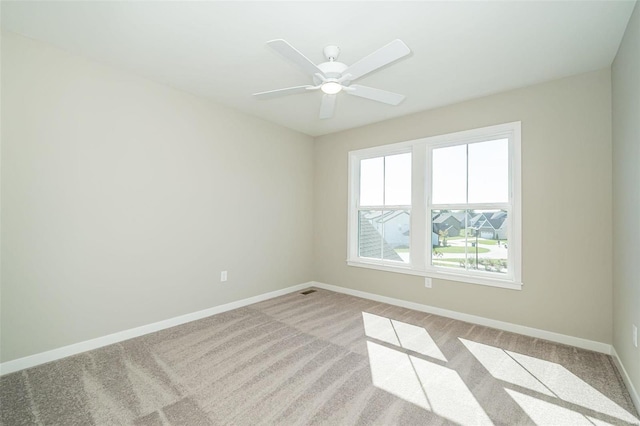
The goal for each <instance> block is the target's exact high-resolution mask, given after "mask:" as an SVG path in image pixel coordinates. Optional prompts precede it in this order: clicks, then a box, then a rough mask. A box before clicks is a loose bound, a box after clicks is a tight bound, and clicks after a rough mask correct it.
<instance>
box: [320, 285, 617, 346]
mask: <svg viewBox="0 0 640 426" xmlns="http://www.w3.org/2000/svg"><path fill="white" fill-rule="evenodd" d="M312 284H313V285H314V286H315V287H318V288H323V289H325V290H331V291H335V292H337V293H344V294H349V295H351V296H356V297H362V298H364V299H370V300H375V301H376V302H383V303H388V304H390V305H395V306H400V307H403V308H407V309H413V310H415V311H420V312H426V313H429V314H435V315H440V316H442V317H447V318H453V319H457V320H460V321H465V322H470V323H472V324H478V325H484V326H486V327H491V328H497V329H498V330H504V331H509V332H512V333H518V334H523V335H525V336H530V337H536V338H539V339H545V340H550V341H552V342H556V343H562V344H565V345H569V346H575V347H578V348H582V349H588V350H590V351H595V352H601V353H604V354H607V355H611V345H609V344H606V343H601V342H595V341H593V340H587V339H582V338H580V337H573V336H567V335H565V334H560V333H554V332H552V331H546V330H540V329H537V328H532V327H526V326H524V325H518V324H512V323H509V322H504V321H498V320H494V319H490V318H484V317H479V316H476V315H470V314H464V313H461V312H456V311H450V310H448V309H442V308H436V307H434V306H429V305H423V304H421V303H415V302H408V301H406V300H401V299H394V298H392V297H386V296H380V295H378V294H373V293H367V292H365V291H360V290H353V289H350V288H345V287H339V286H335V285H331V284H325V283H320V282H316V281H314V282H313V283H312Z"/></svg>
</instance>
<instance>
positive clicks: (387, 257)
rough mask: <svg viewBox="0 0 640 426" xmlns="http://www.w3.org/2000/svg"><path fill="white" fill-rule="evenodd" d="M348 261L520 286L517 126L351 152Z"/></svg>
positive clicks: (422, 274)
mask: <svg viewBox="0 0 640 426" xmlns="http://www.w3.org/2000/svg"><path fill="white" fill-rule="evenodd" d="M349 167H350V172H349V179H350V182H349V190H350V195H349V197H350V206H349V253H348V260H347V261H348V264H349V265H351V266H360V267H367V268H374V269H381V270H387V271H392V272H400V273H406V274H414V275H421V276H428V277H435V278H443V279H447V280H454V281H462V282H469V283H476V284H485V285H492V286H497V287H506V288H516V289H519V288H521V271H520V123H519V122H517V123H509V124H504V125H499V126H492V127H486V128H482V129H475V130H470V131H465V132H460V133H454V134H449V135H442V136H435V137H430V138H425V139H420V140H416V141H409V142H402V143H399V144H393V145H386V146H382V147H376V148H370V149H365V150H359V151H352V152H350V153H349Z"/></svg>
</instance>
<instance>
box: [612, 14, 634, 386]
mask: <svg viewBox="0 0 640 426" xmlns="http://www.w3.org/2000/svg"><path fill="white" fill-rule="evenodd" d="M639 76H640V6H638V4H636V7H635V10H634V12H633V15H631V19H630V20H629V24H628V25H627V30H626V32H625V35H624V39H623V40H622V44H621V46H620V49H619V50H618V54H617V56H616V59H615V61H614V62H613V66H612V75H611V80H612V87H613V346H614V348H615V349H616V352H617V353H618V356H619V357H620V359H621V360H622V363H623V364H624V366H625V369H626V370H627V373H628V374H629V377H630V379H631V381H632V382H633V385H634V387H635V388H636V392H640V349H638V348H636V347H633V345H632V340H631V337H632V334H631V330H632V327H631V324H635V325H636V326H638V327H640V261H639V259H640V248H639V246H638V244H639V242H640V228H638V225H639V223H640V220H639V219H638V218H639V217H640V77H639ZM639 338H640V336H639Z"/></svg>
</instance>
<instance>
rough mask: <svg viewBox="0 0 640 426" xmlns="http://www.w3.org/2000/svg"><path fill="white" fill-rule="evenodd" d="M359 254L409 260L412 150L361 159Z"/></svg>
mask: <svg viewBox="0 0 640 426" xmlns="http://www.w3.org/2000/svg"><path fill="white" fill-rule="evenodd" d="M359 194H360V196H359V197H358V207H357V209H358V257H360V258H363V259H376V260H380V261H382V262H381V263H390V264H394V263H404V264H408V263H409V257H410V254H409V247H410V234H411V233H410V230H411V227H410V224H411V220H410V218H411V153H410V152H407V153H403V154H394V155H386V156H381V157H374V158H366V159H362V160H360V178H359Z"/></svg>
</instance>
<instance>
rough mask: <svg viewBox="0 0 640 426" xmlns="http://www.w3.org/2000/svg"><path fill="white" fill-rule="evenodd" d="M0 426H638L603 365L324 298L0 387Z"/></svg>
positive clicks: (228, 316)
mask: <svg viewBox="0 0 640 426" xmlns="http://www.w3.org/2000/svg"><path fill="white" fill-rule="evenodd" d="M0 404H1V408H0V411H1V413H2V417H1V419H2V424H4V425H30V424H47V425H90V424H98V425H103V424H104V425H106V424H117V425H119V424H136V425H166V424H171V425H207V424H236V425H256V424H283V425H296V424H327V425H350V424H384V425H388V424H404V425H417V424H435V425H438V424H468V425H476V424H496V425H498V424H504V425H516V424H522V425H525V424H545V425H560V424H570V425H576V424H585V425H591V426H593V425H604V424H638V417H637V413H636V412H635V410H634V408H633V405H632V403H631V400H630V397H629V394H628V392H627V391H626V389H625V388H624V385H623V383H622V381H621V378H620V376H619V375H618V373H617V371H616V370H615V367H614V366H613V363H612V360H611V358H610V357H609V356H606V355H603V354H599V353H595V352H589V351H585V350H581V349H576V348H573V347H568V346H563V345H559V344H554V343H550V342H547V341H544V340H539V339H533V338H529V337H524V336H520V335H516V334H512V333H507V332H502V331H498V330H494V329H490V328H486V327H481V326H476V325H472V324H468V323H464V322H461V321H456V320H451V319H447V318H443V317H439V316H436V315H429V314H425V313H421V312H416V311H411V310H408V309H403V308H398V307H394V306H391V305H386V304H383V303H377V302H373V301H370V300H365V299H359V298H355V297H351V296H346V295H343V294H338V293H333V292H330V291H326V290H317V291H316V292H315V293H311V294H308V295H302V294H300V293H292V294H289V295H286V296H282V297H278V298H275V299H271V300H268V301H265V302H262V303H258V304H255V305H252V306H249V307H246V308H242V309H238V310H235V311H230V312H227V313H223V314H219V315H215V316H212V317H209V318H206V319H203V320H200V321H196V322H192V323H189V324H185V325H182V326H179V327H174V328H171V329H168V330H164V331H161V332H157V333H154V334H150V335H147V336H143V337H140V338H136V339H132V340H129V341H126V342H122V343H119V344H116V345H112V346H108V347H104V348H101V349H97V350H94V351H91V352H86V353H83V354H80V355H76V356H73V357H70V358H66V359H63V360H60V361H56V362H53V363H49V364H46V365H42V366H39V367H35V368H31V369H28V370H25V371H21V372H17V373H13V374H10V375H7V376H4V377H2V378H1V379H0Z"/></svg>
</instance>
